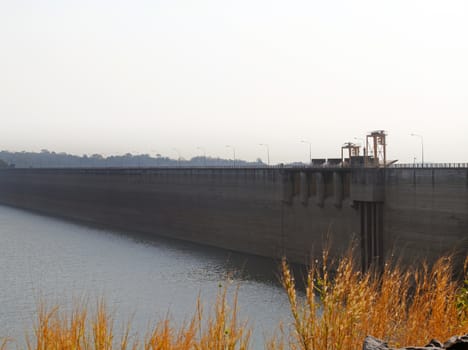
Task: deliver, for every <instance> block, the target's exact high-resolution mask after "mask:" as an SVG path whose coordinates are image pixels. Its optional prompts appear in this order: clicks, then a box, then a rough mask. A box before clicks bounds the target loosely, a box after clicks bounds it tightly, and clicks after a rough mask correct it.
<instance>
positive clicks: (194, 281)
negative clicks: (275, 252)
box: [0, 206, 288, 349]
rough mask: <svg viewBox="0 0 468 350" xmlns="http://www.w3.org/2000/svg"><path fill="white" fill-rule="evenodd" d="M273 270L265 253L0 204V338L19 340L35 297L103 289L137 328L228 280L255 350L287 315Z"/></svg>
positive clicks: (179, 316)
mask: <svg viewBox="0 0 468 350" xmlns="http://www.w3.org/2000/svg"><path fill="white" fill-rule="evenodd" d="M277 272H278V266H277V263H276V262H273V261H270V260H268V259H262V258H258V257H253V256H249V255H241V254H234V253H232V252H229V251H226V250H221V249H215V248H207V247H202V246H199V245H195V244H190V243H184V242H178V241H172V240H167V239H163V238H153V239H151V241H149V240H147V239H142V238H135V235H134V234H132V233H130V232H116V231H111V230H106V229H96V228H91V227H87V226H83V225H79V224H75V223H70V222H67V221H63V220H60V219H55V218H50V217H45V216H40V215H36V214H32V213H29V212H26V211H22V210H17V209H13V208H8V207H4V206H0V337H2V336H10V337H13V338H15V339H17V340H19V342H20V343H21V340H22V339H23V338H24V332H25V331H26V330H31V329H32V328H31V327H32V324H33V321H34V315H35V312H36V309H37V305H38V301H39V300H45V301H47V302H48V303H49V304H56V303H58V304H60V305H64V306H65V307H69V306H70V305H72V303H73V300H74V299H77V298H83V297H85V298H87V299H89V300H90V301H91V302H92V303H93V304H94V302H95V301H96V299H97V298H99V297H102V296H103V297H105V300H106V303H107V305H108V307H109V309H110V310H111V311H113V312H114V313H115V316H116V319H118V320H120V321H123V322H126V321H127V320H129V319H131V320H132V325H133V329H134V330H135V331H137V332H138V333H139V334H144V333H145V332H146V331H147V329H148V325H149V324H154V322H155V321H157V320H160V319H162V318H164V317H165V316H166V315H167V314H168V312H169V313H170V315H171V318H172V319H173V320H174V322H179V323H180V322H182V321H183V320H184V319H187V318H189V317H190V316H191V315H193V312H194V311H195V308H196V300H197V297H198V295H200V297H201V299H202V301H203V302H204V303H205V304H206V305H208V304H212V301H213V300H214V298H215V296H216V293H217V291H218V289H219V285H220V284H222V285H224V284H226V283H232V284H233V285H234V286H233V288H231V289H232V290H234V289H235V286H236V285H239V286H240V287H239V305H240V315H241V318H243V319H248V321H249V324H250V325H251V326H252V327H253V328H254V335H253V345H254V347H255V348H258V349H262V348H263V345H262V344H263V340H264V337H265V334H267V335H268V334H269V335H271V334H272V333H273V332H274V331H275V330H276V327H277V326H278V324H279V321H280V319H281V320H283V321H285V320H287V319H288V303H287V299H286V296H285V294H284V292H283V291H282V289H281V287H280V286H279V285H278V278H277ZM227 276H230V277H228V280H229V281H231V282H227V279H226V278H227Z"/></svg>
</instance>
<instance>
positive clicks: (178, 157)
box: [173, 148, 180, 166]
mask: <svg viewBox="0 0 468 350" xmlns="http://www.w3.org/2000/svg"><path fill="white" fill-rule="evenodd" d="M173 150H174V151H176V152H177V166H180V152H179V150H178V149H177V148H173Z"/></svg>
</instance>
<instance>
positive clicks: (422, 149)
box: [411, 134, 424, 167]
mask: <svg viewBox="0 0 468 350" xmlns="http://www.w3.org/2000/svg"><path fill="white" fill-rule="evenodd" d="M411 136H416V137H419V138H420V139H421V165H422V166H423V167H424V138H423V137H422V135H418V134H411Z"/></svg>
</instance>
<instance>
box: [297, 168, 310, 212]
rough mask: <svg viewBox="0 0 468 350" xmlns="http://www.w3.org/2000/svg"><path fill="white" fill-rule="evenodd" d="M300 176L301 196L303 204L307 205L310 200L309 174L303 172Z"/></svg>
mask: <svg viewBox="0 0 468 350" xmlns="http://www.w3.org/2000/svg"><path fill="white" fill-rule="evenodd" d="M299 176H300V184H299V185H300V187H299V195H300V198H301V203H302V204H303V205H307V201H308V200H309V183H308V181H307V173H306V172H305V171H301V173H300V175H299Z"/></svg>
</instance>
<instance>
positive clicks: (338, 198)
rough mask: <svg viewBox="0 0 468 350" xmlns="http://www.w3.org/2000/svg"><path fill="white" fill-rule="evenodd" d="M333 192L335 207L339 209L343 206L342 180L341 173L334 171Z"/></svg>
mask: <svg viewBox="0 0 468 350" xmlns="http://www.w3.org/2000/svg"><path fill="white" fill-rule="evenodd" d="M333 192H334V199H335V207H337V208H341V206H342V204H343V180H342V177H341V173H339V172H336V171H335V172H334V173H333Z"/></svg>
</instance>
